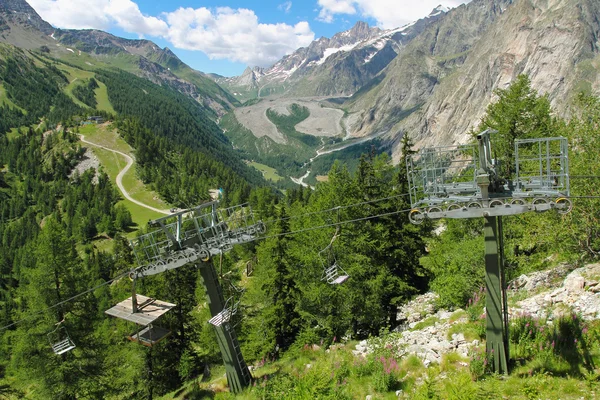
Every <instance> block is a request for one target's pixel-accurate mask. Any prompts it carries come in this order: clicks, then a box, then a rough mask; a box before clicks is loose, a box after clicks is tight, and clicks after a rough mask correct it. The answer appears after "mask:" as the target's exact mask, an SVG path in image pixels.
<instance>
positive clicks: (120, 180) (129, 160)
mask: <svg viewBox="0 0 600 400" xmlns="http://www.w3.org/2000/svg"><path fill="white" fill-rule="evenodd" d="M79 136H80V137H81V141H82V142H83V143H86V144H89V145H91V146H95V147H99V148H101V149H104V150H108V151H112V152H113V153H116V154H120V155H122V156H123V157H125V159H126V160H127V165H126V166H125V168H123V169H122V170H121V171H120V172H119V174H118V175H117V179H116V182H117V187H118V188H119V190H120V191H121V193H122V194H123V197H125V198H126V199H127V200H129V201H131V202H132V203H135V204H137V205H138V206H141V207H144V208H147V209H148V210H152V211H156V212H157V213H161V214H165V215H168V214H171V212H170V211H169V210H161V209H158V208H154V207H152V206H149V205H148V204H144V203H142V202H141V201H138V200H136V199H134V198H133V197H131V196H130V195H129V193H128V192H127V190H125V187H123V176H125V174H126V173H127V171H129V168H131V166H132V165H133V158H132V157H131V156H130V155H129V154H125V153H122V152H120V151H118V150H113V149H109V148H108V147H105V146H102V145H99V144H96V143H92V142H89V141H87V140H85V137H84V136H83V135H79Z"/></svg>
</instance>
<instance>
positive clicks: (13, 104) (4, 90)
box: [0, 82, 27, 113]
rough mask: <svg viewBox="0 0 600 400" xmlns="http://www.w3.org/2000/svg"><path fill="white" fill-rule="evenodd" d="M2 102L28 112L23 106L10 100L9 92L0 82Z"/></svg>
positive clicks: (0, 101)
mask: <svg viewBox="0 0 600 400" xmlns="http://www.w3.org/2000/svg"><path fill="white" fill-rule="evenodd" d="M0 104H6V105H8V106H9V107H11V108H18V109H19V110H21V111H23V112H24V113H27V111H25V110H23V109H22V108H21V107H19V106H17V105H16V104H15V103H13V102H12V101H10V99H9V98H8V94H7V93H6V89H5V88H4V86H3V85H2V82H0Z"/></svg>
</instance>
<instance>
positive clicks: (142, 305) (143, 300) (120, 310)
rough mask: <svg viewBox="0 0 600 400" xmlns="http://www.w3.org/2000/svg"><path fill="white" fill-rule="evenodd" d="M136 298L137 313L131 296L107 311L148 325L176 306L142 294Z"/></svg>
mask: <svg viewBox="0 0 600 400" xmlns="http://www.w3.org/2000/svg"><path fill="white" fill-rule="evenodd" d="M136 298H137V304H138V311H137V312H136V313H133V312H132V308H131V297H130V298H128V299H126V300H123V301H122V302H120V303H119V304H117V305H116V306H114V307H112V308H110V309H108V310H106V311H105V313H106V314H108V315H111V316H113V317H117V318H121V319H124V320H126V321H130V322H134V323H136V324H138V325H142V326H146V325H150V324H152V322H154V321H156V320H157V319H158V318H160V317H161V316H162V315H163V314H165V313H166V312H167V311H169V310H170V309H172V308H174V307H176V304H172V303H167V302H166V301H161V300H156V299H153V298H150V297H146V296H142V295H140V294H138V295H137V296H136Z"/></svg>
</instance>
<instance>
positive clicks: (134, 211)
mask: <svg viewBox="0 0 600 400" xmlns="http://www.w3.org/2000/svg"><path fill="white" fill-rule="evenodd" d="M80 133H81V134H83V135H84V136H85V138H86V140H89V141H90V142H92V143H96V144H100V145H102V146H105V147H107V148H109V149H114V150H118V151H121V152H123V153H125V154H131V147H130V146H129V145H128V144H127V143H125V141H124V140H123V139H122V138H121V137H120V136H119V135H118V134H117V133H116V132H115V130H114V129H112V128H111V126H110V125H94V124H92V125H84V126H82V127H81V128H80ZM89 147H90V148H91V150H92V151H93V152H94V154H95V155H96V156H97V157H98V160H99V161H100V163H101V164H102V167H103V169H104V171H105V172H106V174H107V175H108V176H109V177H110V179H111V181H112V182H115V181H116V178H117V175H118V174H119V172H120V171H121V170H122V169H123V168H124V167H125V166H126V165H127V160H126V159H125V157H123V156H122V155H120V154H116V153H113V152H112V151H109V150H105V149H102V148H98V147H95V146H89ZM123 186H124V187H125V189H126V190H127V191H128V192H129V194H130V195H131V197H133V198H134V199H136V200H138V201H141V202H142V203H144V204H147V205H149V206H151V207H154V208H158V209H166V208H168V207H169V206H168V205H167V204H165V203H164V202H163V201H162V200H160V198H159V196H158V194H156V193H155V192H154V191H152V190H150V189H149V188H148V187H147V186H145V185H144V184H143V183H142V182H141V181H140V180H139V179H138V178H137V177H136V174H135V164H134V165H133V166H132V167H131V168H130V169H129V171H128V172H127V173H126V174H125V176H124V177H123ZM121 203H123V204H124V205H125V206H126V207H127V209H128V210H129V212H130V213H131V217H132V219H133V222H134V223H136V224H137V225H138V226H139V227H142V226H145V225H146V223H147V222H148V221H149V220H151V219H156V218H158V217H161V216H162V215H163V214H160V213H157V212H155V211H152V210H149V209H147V208H145V207H142V206H140V205H137V204H135V203H133V202H131V201H129V200H127V199H123V200H122V201H121Z"/></svg>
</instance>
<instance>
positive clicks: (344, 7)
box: [317, 0, 356, 23]
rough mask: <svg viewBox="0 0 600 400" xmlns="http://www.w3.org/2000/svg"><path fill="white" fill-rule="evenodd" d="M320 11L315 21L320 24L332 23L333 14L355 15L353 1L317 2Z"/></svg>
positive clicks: (321, 0)
mask: <svg viewBox="0 0 600 400" xmlns="http://www.w3.org/2000/svg"><path fill="white" fill-rule="evenodd" d="M318 3H319V6H320V7H321V10H320V11H319V16H318V17H317V20H319V21H322V22H328V23H330V22H333V16H334V14H350V15H352V14H356V8H355V7H354V3H356V1H353V0H319V1H318Z"/></svg>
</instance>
